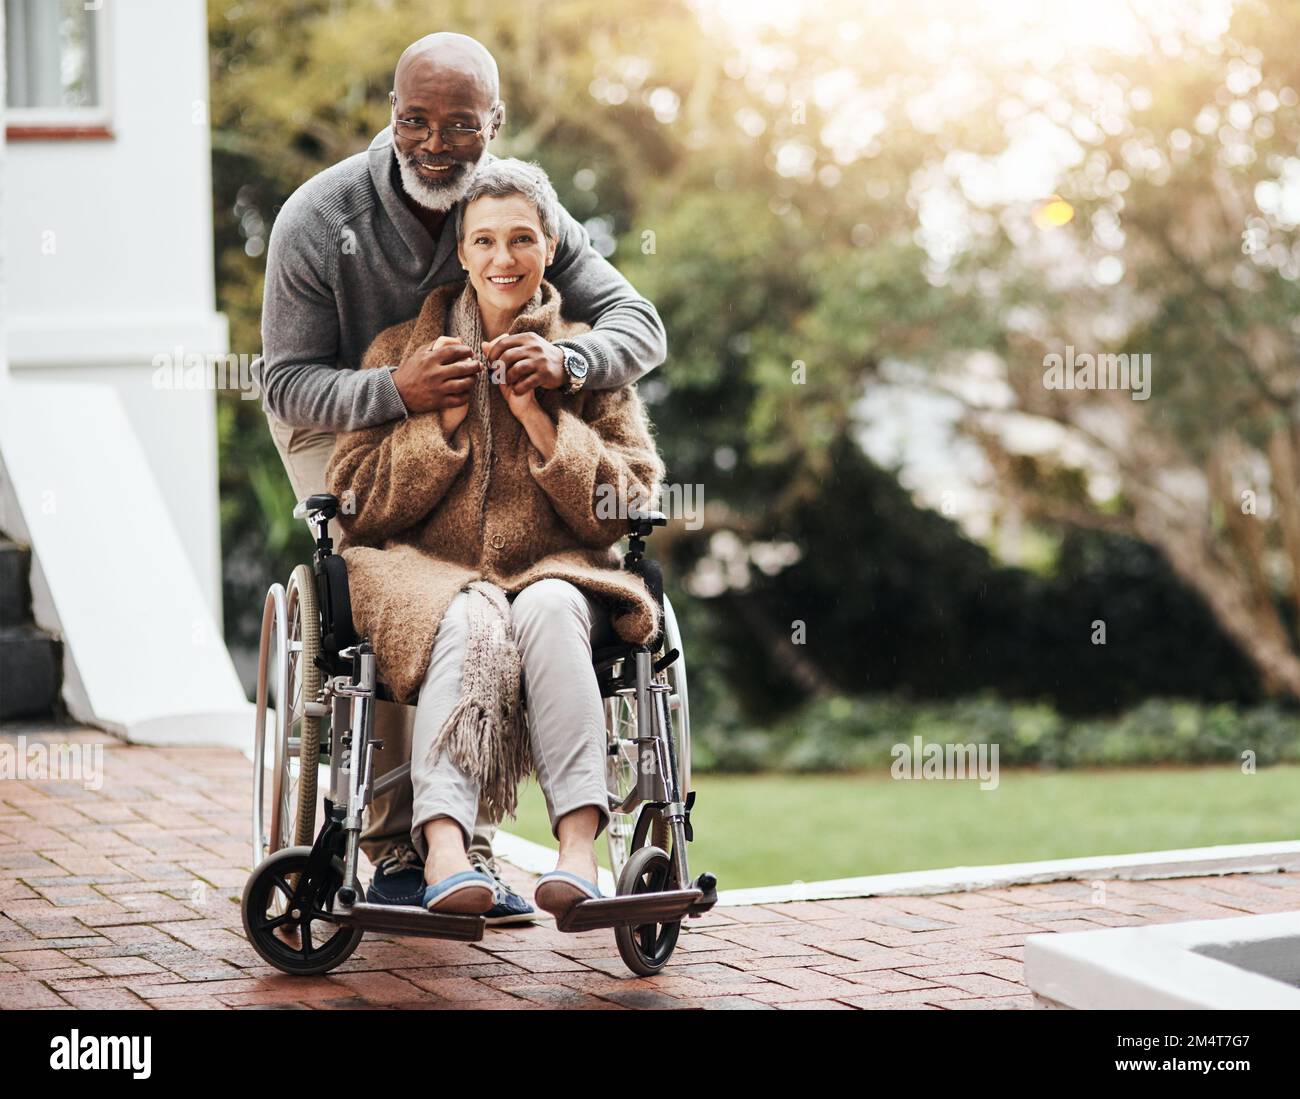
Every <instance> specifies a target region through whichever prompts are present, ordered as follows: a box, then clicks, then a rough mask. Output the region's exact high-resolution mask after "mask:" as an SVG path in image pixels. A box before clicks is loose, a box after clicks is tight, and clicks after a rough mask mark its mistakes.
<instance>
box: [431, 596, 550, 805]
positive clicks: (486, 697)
mask: <svg viewBox="0 0 1300 1099" xmlns="http://www.w3.org/2000/svg"><path fill="white" fill-rule="evenodd" d="M465 590H466V591H467V592H468V593H469V601H470V602H469V608H468V609H469V625H470V629H469V644H468V646H467V648H466V652H465V669H464V672H463V674H462V676H461V693H460V698H459V700H458V701H457V703H456V705H455V707H454V708H453V709H452V711H451V713H450V714H448V715H447V720H446V721H445V722H443V725H442V728H441V729H439V730H438V734H437V736H435V737H434V738H433V743H432V745H431V746H430V749H429V761H430V763H432V762H434V761H436V760H437V758H438V757H439V755H440V754H441V753H442V752H444V751H445V752H447V754H448V758H449V759H450V760H451V761H452V762H453V763H454V764H455V765H456V766H457V767H458V768H460V769H461V770H462V771H464V772H465V774H467V775H468V776H469V777H470V778H471V779H473V780H474V781H475V782H476V783H477V784H478V787H479V800H480V802H481V803H482V805H483V806H484V807H485V808H486V809H487V811H488V815H489V816H490V817H491V818H492V819H493V820H501V819H503V818H504V817H505V816H507V815H509V816H510V817H511V818H512V819H513V817H514V815H515V812H516V811H517V809H518V790H519V784H520V783H521V782H522V781H523V780H524V779H525V778H527V777H528V776H529V775H530V774H531V773H532V770H533V759H532V751H531V748H530V745H529V738H528V736H527V728H526V718H525V715H524V709H523V699H522V684H521V664H520V659H519V650H518V648H517V647H516V645H515V641H514V631H513V630H512V628H511V624H510V604H509V601H508V600H507V599H506V595H505V592H504V591H502V590H501V588H499V587H497V586H496V585H495V584H491V583H488V582H487V581H485V580H476V581H474V582H473V583H471V584H470V585H469V586H468V587H467V588H466V589H465Z"/></svg>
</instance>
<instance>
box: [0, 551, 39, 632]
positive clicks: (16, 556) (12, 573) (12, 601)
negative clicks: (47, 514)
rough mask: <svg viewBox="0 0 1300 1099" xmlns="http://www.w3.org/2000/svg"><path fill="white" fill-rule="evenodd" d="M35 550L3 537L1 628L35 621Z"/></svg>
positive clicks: (0, 565)
mask: <svg viewBox="0 0 1300 1099" xmlns="http://www.w3.org/2000/svg"><path fill="white" fill-rule="evenodd" d="M31 560H32V555H31V551H30V550H29V549H27V548H26V547H25V546H20V545H17V544H16V543H14V542H10V541H8V540H7V539H4V538H0V629H4V628H5V627H6V626H21V625H22V624H23V623H25V622H30V621H31V613H32V600H31V591H30V588H29V586H28V583H27V577H28V576H29V575H30V573H31Z"/></svg>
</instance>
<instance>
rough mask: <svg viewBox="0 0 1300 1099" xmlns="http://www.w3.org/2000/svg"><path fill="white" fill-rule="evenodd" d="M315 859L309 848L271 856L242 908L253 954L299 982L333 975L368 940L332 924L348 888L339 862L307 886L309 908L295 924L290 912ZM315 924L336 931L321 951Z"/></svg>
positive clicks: (248, 885)
mask: <svg viewBox="0 0 1300 1099" xmlns="http://www.w3.org/2000/svg"><path fill="white" fill-rule="evenodd" d="M310 856H311V848H310V847H285V848H282V849H281V850H279V851H276V852H275V853H274V854H272V855H268V856H267V857H266V858H265V859H263V860H262V862H261V864H260V865H259V866H258V867H257V869H256V870H254V871H253V873H252V876H251V877H250V878H249V879H248V882H247V883H246V884H245V886H244V895H243V899H242V901H241V903H240V910H241V913H242V915H243V920H244V934H245V935H246V936H248V941H249V943H250V944H251V945H252V947H253V949H254V950H256V951H257V953H258V955H259V956H260V957H261V958H262V959H263V960H264V961H265V962H267V963H268V964H269V965H273V966H275V968H276V969H278V970H280V972H281V973H289V974H292V975H293V976H297V977H308V976H315V975H317V974H320V973H328V972H329V971H330V970H331V969H334V968H335V967H336V966H338V965H341V964H342V963H343V962H345V961H346V960H347V959H348V958H349V957H350V956H351V954H352V952H353V951H354V950H356V948H357V945H358V944H359V943H360V942H361V938H362V935H363V934H364V932H363V931H362V930H361V928H359V927H344V926H342V925H341V924H336V923H333V922H332V920H331V918H330V914H329V910H330V909H331V908H332V907H333V904H334V897H335V894H336V893H337V892H338V889H339V886H340V885H342V883H343V863H342V862H341V861H340V860H339V859H338V858H333V859H331V864H330V871H329V873H328V875H327V876H326V880H324V881H319V882H309V883H308V888H307V894H306V905H305V906H304V908H303V909H300V910H299V911H300V912H301V913H302V916H300V917H299V918H297V919H295V918H294V916H293V912H292V911H290V910H287V909H288V902H289V901H290V899H291V898H292V896H293V893H294V891H295V890H296V888H297V885H298V879H299V877H300V876H301V875H302V874H303V872H304V871H305V870H306V869H307V861H308V859H309V858H310ZM316 923H323V924H325V925H326V926H327V927H329V928H330V929H331V931H332V933H331V934H329V935H328V937H326V938H324V939H323V940H322V941H321V942H320V945H319V946H318V945H317V944H316V940H315V938H314V937H313V935H312V925H313V924H316ZM277 932H281V933H282V934H277ZM304 947H305V949H304Z"/></svg>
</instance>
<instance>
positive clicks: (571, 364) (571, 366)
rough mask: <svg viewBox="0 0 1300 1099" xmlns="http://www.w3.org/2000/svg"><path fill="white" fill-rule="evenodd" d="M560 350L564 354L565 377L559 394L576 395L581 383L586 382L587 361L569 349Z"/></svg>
mask: <svg viewBox="0 0 1300 1099" xmlns="http://www.w3.org/2000/svg"><path fill="white" fill-rule="evenodd" d="M560 350H562V351H563V352H564V373H565V375H566V376H567V380H566V381H565V383H564V385H562V386H560V392H561V393H577V392H578V390H579V389H581V388H582V383H583V382H585V381H586V380H587V371H588V369H590V368H589V366H588V365H587V360H586V359H584V358H583V357H582V356H581V355H579V354H578V353H577V352H576V351H574V350H573V349H572V348H571V347H564V348H561V349H560Z"/></svg>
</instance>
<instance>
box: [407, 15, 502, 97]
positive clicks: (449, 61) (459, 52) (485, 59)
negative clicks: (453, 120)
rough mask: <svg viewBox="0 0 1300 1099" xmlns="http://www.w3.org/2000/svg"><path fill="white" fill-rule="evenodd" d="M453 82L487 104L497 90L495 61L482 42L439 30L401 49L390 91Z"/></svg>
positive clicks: (409, 90)
mask: <svg viewBox="0 0 1300 1099" xmlns="http://www.w3.org/2000/svg"><path fill="white" fill-rule="evenodd" d="M449 83H454V84H455V85H456V86H458V87H459V88H461V89H463V90H465V91H472V92H473V93H476V94H477V95H478V96H480V97H482V98H483V99H484V100H485V102H486V105H487V107H489V108H490V107H491V106H492V104H494V103H496V101H497V98H498V97H499V95H500V93H501V82H500V79H499V77H498V74H497V63H496V61H495V59H494V58H493V57H492V54H491V53H489V52H488V49H487V47H486V46H484V45H483V44H482V43H481V42H479V41H477V40H476V39H473V38H470V37H469V36H468V35H465V34H455V33H453V32H451V31H439V32H437V33H436V34H426V35H425V36H424V37H423V38H419V39H417V40H416V41H414V42H412V43H411V44H410V45H409V46H407V47H406V49H404V50H403V51H402V56H401V57H400V58H398V60H397V68H396V70H395V71H394V72H393V91H394V92H396V93H397V98H398V99H399V100H401V99H403V98H404V96H403V92H404V91H405V92H407V93H412V94H419V93H421V92H429V91H432V90H435V89H436V88H437V87H438V86H440V85H446V84H449Z"/></svg>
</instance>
